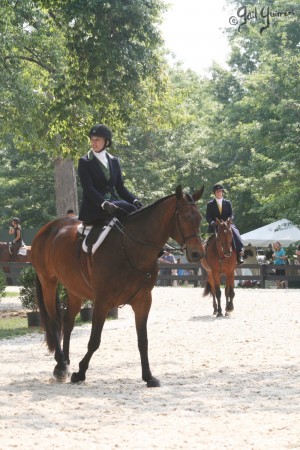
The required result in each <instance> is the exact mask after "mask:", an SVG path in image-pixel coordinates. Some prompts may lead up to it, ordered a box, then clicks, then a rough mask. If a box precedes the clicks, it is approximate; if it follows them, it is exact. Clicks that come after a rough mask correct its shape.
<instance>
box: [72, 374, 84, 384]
mask: <svg viewBox="0 0 300 450" xmlns="http://www.w3.org/2000/svg"><path fill="white" fill-rule="evenodd" d="M84 380H85V376H84V375H80V374H79V372H77V373H76V372H73V373H72V375H71V383H80V382H81V381H84Z"/></svg>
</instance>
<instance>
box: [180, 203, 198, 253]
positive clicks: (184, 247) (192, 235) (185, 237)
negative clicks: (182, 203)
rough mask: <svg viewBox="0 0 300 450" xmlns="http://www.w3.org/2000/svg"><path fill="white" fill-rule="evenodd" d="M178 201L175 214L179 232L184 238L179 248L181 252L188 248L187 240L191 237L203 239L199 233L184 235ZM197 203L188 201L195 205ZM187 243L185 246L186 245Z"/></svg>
mask: <svg viewBox="0 0 300 450" xmlns="http://www.w3.org/2000/svg"><path fill="white" fill-rule="evenodd" d="M178 203H179V202H178V201H177V203H176V211H175V214H176V224H177V228H178V230H179V234H180V236H181V238H182V241H183V242H182V244H180V248H179V250H180V251H181V252H183V251H184V250H185V249H186V243H187V241H189V240H190V239H193V238H199V239H201V237H200V235H199V234H190V235H189V236H184V234H183V232H182V228H181V225H180V219H181V220H183V219H182V218H181V217H180V214H179V210H180V207H179V205H178ZM195 204H196V203H195V202H188V205H195ZM184 245H185V246H184ZM174 250H176V249H174Z"/></svg>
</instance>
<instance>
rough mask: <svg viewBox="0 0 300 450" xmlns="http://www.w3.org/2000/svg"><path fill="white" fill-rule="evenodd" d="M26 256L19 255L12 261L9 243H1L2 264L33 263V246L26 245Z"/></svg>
mask: <svg viewBox="0 0 300 450" xmlns="http://www.w3.org/2000/svg"><path fill="white" fill-rule="evenodd" d="M25 247H26V250H27V253H26V255H17V257H16V260H13V259H12V254H11V253H10V251H9V243H8V242H0V263H1V262H30V261H31V246H28V245H26V246H25Z"/></svg>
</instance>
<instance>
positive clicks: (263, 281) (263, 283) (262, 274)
mask: <svg viewBox="0 0 300 450" xmlns="http://www.w3.org/2000/svg"><path fill="white" fill-rule="evenodd" d="M266 273H267V264H261V265H260V271H259V275H260V287H261V288H263V289H265V287H266V279H265V276H266Z"/></svg>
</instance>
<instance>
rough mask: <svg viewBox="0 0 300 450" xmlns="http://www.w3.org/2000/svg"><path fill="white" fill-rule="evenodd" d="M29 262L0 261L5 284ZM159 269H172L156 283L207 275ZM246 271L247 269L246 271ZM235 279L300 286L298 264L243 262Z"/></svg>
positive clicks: (201, 279)
mask: <svg viewBox="0 0 300 450" xmlns="http://www.w3.org/2000/svg"><path fill="white" fill-rule="evenodd" d="M28 265H30V263H16V262H9V263H8V262H6V263H0V270H2V271H3V272H5V273H6V279H7V285H9V286H10V285H11V286H19V280H18V279H19V277H20V272H21V270H22V269H23V267H27V266H28ZM158 268H159V269H168V270H169V271H170V270H172V273H173V274H171V273H168V274H162V273H161V272H160V271H159V274H158V279H157V285H160V286H163V285H169V286H170V285H172V282H173V281H175V280H176V281H177V283H178V282H180V283H183V284H184V283H185V282H186V283H188V284H191V285H193V286H195V287H197V286H204V285H205V282H206V279H207V275H206V271H205V270H204V269H203V268H202V267H201V265H200V264H185V263H180V264H172V265H170V264H167V263H158ZM278 268H280V269H283V270H284V271H285V274H284V275H276V273H275V270H276V269H278ZM178 269H183V270H184V271H185V272H186V274H185V275H178V274H177V270H178ZM245 269H249V271H250V273H251V274H250V273H247V274H246V273H245ZM247 272H248V271H247ZM235 280H236V281H240V282H242V281H251V282H255V283H256V284H257V285H259V286H260V287H261V288H266V287H268V283H269V284H270V283H273V284H276V281H277V280H281V281H288V283H289V287H297V288H300V266H299V265H287V266H280V267H279V266H275V265H273V264H246V263H245V264H243V265H242V266H239V267H238V269H237V270H236V273H235Z"/></svg>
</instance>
